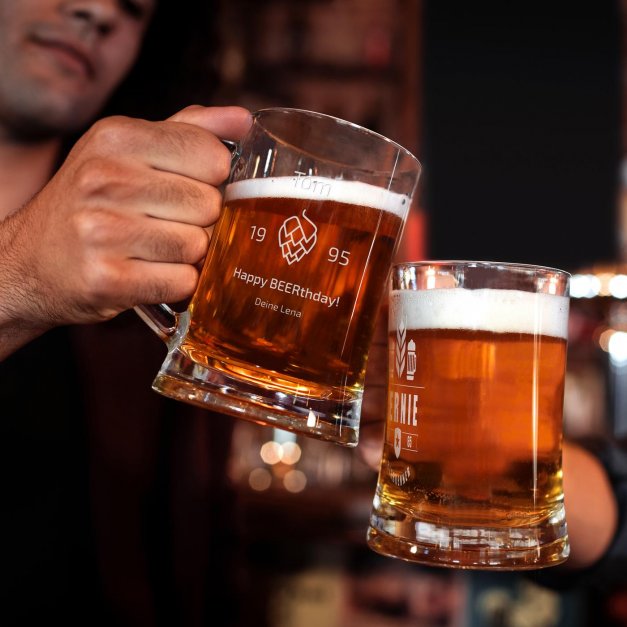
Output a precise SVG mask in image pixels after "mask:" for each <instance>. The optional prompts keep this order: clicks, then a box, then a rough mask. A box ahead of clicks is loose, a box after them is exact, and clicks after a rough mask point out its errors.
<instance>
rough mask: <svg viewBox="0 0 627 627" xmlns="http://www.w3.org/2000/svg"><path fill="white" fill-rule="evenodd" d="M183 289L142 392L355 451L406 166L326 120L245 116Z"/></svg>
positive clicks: (387, 148) (387, 145)
mask: <svg viewBox="0 0 627 627" xmlns="http://www.w3.org/2000/svg"><path fill="white" fill-rule="evenodd" d="M253 118H254V123H253V127H252V130H251V132H250V133H249V135H248V136H247V137H246V138H245V139H244V140H243V142H242V143H241V145H240V146H239V147H238V155H237V159H236V161H235V165H234V168H233V172H232V176H231V179H230V181H229V184H228V185H227V187H226V190H225V199H224V205H223V209H222V213H221V216H220V219H219V220H218V222H217V224H216V226H215V229H214V232H213V237H212V240H211V244H210V248H209V252H208V255H207V259H206V262H205V266H204V269H203V272H202V275H201V278H200V282H199V285H198V288H197V291H196V293H195V295H194V297H193V299H192V301H191V304H190V306H189V308H188V311H187V312H185V313H184V314H182V316H180V317H179V319H178V320H177V321H176V323H175V324H173V325H170V326H168V325H164V324H163V323H162V322H161V321H160V319H159V317H158V316H156V315H155V313H154V310H153V311H151V310H150V309H146V308H144V310H143V315H144V317H146V315H149V316H150V323H151V326H153V328H155V329H156V330H157V331H158V332H159V333H160V334H162V336H163V335H164V336H165V339H166V341H167V342H168V344H169V348H170V351H169V354H168V358H167V359H166V361H165V362H164V364H163V366H162V368H161V371H160V372H159V374H158V375H157V378H156V379H155V382H154V384H153V387H154V389H156V390H157V391H159V392H161V393H163V394H165V395H168V396H171V397H173V398H177V399H179V400H183V401H186V402H190V403H195V404H198V405H202V406H208V407H212V408H214V409H217V410H219V411H223V412H226V413H230V414H233V415H236V416H240V417H243V418H247V419H249V420H254V421H256V422H259V423H262V424H267V425H273V426H276V427H281V428H285V429H290V430H293V431H298V432H302V433H305V434H308V435H312V436H315V437H319V438H323V439H327V440H330V441H333V442H336V443H339V444H343V445H347V446H354V445H356V444H357V441H358V434H359V418H360V410H361V398H362V394H363V382H364V373H365V366H366V357H367V354H368V348H369V344H370V341H371V337H372V334H373V328H374V324H375V319H376V315H377V310H378V307H379V302H380V299H381V297H382V295H383V290H384V286H385V282H386V280H387V278H388V275H389V270H390V266H391V261H392V256H393V254H394V251H395V249H396V247H397V244H398V241H399V238H400V235H401V232H402V229H403V225H404V222H405V219H406V217H407V212H408V210H409V207H410V204H411V199H412V195H413V193H414V190H415V188H416V185H417V182H418V177H419V173H420V164H419V163H418V161H417V160H416V158H415V157H413V155H411V154H410V153H409V152H408V151H407V150H405V149H404V148H402V147H401V146H399V145H398V144H396V143H394V142H392V141H390V140H388V139H386V138H384V137H382V136H381V135H378V134H376V133H373V132H371V131H368V130H366V129H364V128H361V127H359V126H356V125H354V124H351V123H349V122H346V121H343V120H339V119H337V118H333V117H330V116H326V115H322V114H319V113H313V112H309V111H300V110H295V109H265V110H262V111H258V112H257V113H255V114H254V116H253Z"/></svg>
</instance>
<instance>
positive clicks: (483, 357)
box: [368, 261, 569, 569]
mask: <svg viewBox="0 0 627 627" xmlns="http://www.w3.org/2000/svg"><path fill="white" fill-rule="evenodd" d="M568 289H569V275H568V274H567V273H565V272H562V271H560V270H554V269H551V268H543V267H539V266H529V265H517V264H508V263H496V262H495V263H492V262H465V261H434V262H420V263H407V264H397V265H395V266H394V268H393V271H392V291H391V293H390V303H389V318H388V329H389V335H388V338H389V344H388V351H389V368H388V373H389V379H388V403H387V415H386V426H385V442H384V450H383V459H382V462H381V467H380V472H379V479H378V484H377V489H376V494H375V497H374V503H373V509H372V514H371V518H370V527H369V530H368V544H369V546H370V547H371V548H372V549H374V550H375V551H377V552H380V553H383V554H384V555H390V556H393V557H399V558H402V559H406V560H410V561H416V562H422V563H425V564H432V565H440V566H449V567H456V568H485V569H490V568H493V569H525V568H529V569H531V568H540V567H543V566H550V565H554V564H558V563H560V562H563V561H564V560H565V559H566V558H567V557H568V553H569V545H568V537H567V533H566V522H565V513H564V503H563V499H564V497H563V491H562V457H561V455H562V408H563V400H564V377H565V370H566V339H567V325H568V310H569V299H568Z"/></svg>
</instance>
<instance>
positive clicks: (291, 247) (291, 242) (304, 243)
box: [279, 211, 318, 265]
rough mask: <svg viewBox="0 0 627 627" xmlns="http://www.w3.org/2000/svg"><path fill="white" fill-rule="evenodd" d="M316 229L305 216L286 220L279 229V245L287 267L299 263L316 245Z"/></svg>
mask: <svg viewBox="0 0 627 627" xmlns="http://www.w3.org/2000/svg"><path fill="white" fill-rule="evenodd" d="M317 232H318V227H317V226H316V225H315V224H314V223H313V222H312V221H311V220H310V219H309V218H308V217H307V216H306V215H305V212H304V211H303V215H302V219H301V218H299V217H298V216H292V217H290V218H287V220H285V222H283V224H282V225H281V228H280V229H279V244H280V246H281V254H282V255H283V259H285V261H287V263H288V264H289V265H292V264H293V263H294V262H295V261H300V260H301V259H302V258H303V257H304V256H305V255H307V254H308V253H310V252H311V251H312V249H313V247H314V246H315V245H316V240H317V235H316V234H317Z"/></svg>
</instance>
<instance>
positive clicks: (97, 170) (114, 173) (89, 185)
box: [74, 156, 120, 196]
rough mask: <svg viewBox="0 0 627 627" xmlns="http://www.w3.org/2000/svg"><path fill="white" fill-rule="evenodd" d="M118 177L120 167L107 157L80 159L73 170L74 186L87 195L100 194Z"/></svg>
mask: <svg viewBox="0 0 627 627" xmlns="http://www.w3.org/2000/svg"><path fill="white" fill-rule="evenodd" d="M119 177H120V168H119V166H117V164H116V163H115V161H114V160H113V159H110V158H108V157H101V156H95V157H89V158H86V159H84V160H82V161H81V162H80V163H79V164H78V165H77V166H76V170H75V172H74V184H75V186H76V188H77V189H78V190H79V191H80V192H81V193H83V194H85V195H87V196H93V195H102V194H103V193H104V192H105V190H106V189H107V188H109V187H111V186H112V185H113V184H115V182H116V181H117V180H118V179H119Z"/></svg>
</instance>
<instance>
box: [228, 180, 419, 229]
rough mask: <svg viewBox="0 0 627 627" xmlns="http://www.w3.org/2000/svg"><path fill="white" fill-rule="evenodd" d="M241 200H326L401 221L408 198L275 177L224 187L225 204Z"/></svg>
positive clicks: (354, 184) (350, 184)
mask: <svg viewBox="0 0 627 627" xmlns="http://www.w3.org/2000/svg"><path fill="white" fill-rule="evenodd" d="M245 198H294V199H303V200H307V199H315V200H327V201H333V202H339V203H344V204H348V205H356V206H361V207H370V208H372V209H379V210H381V211H389V212H391V213H394V214H395V215H397V216H398V217H399V218H401V220H405V217H406V214H407V210H408V208H409V198H408V197H407V196H406V195H405V194H398V193H396V192H391V191H389V190H387V189H384V188H382V187H377V186H375V185H370V184H369V183H362V182H361V181H347V180H340V179H330V178H326V177H319V176H305V175H303V176H279V177H269V178H258V179H246V180H243V181H237V182H235V183H231V184H229V185H228V186H227V188H226V191H225V201H226V202H229V201H234V200H243V199H245Z"/></svg>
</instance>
